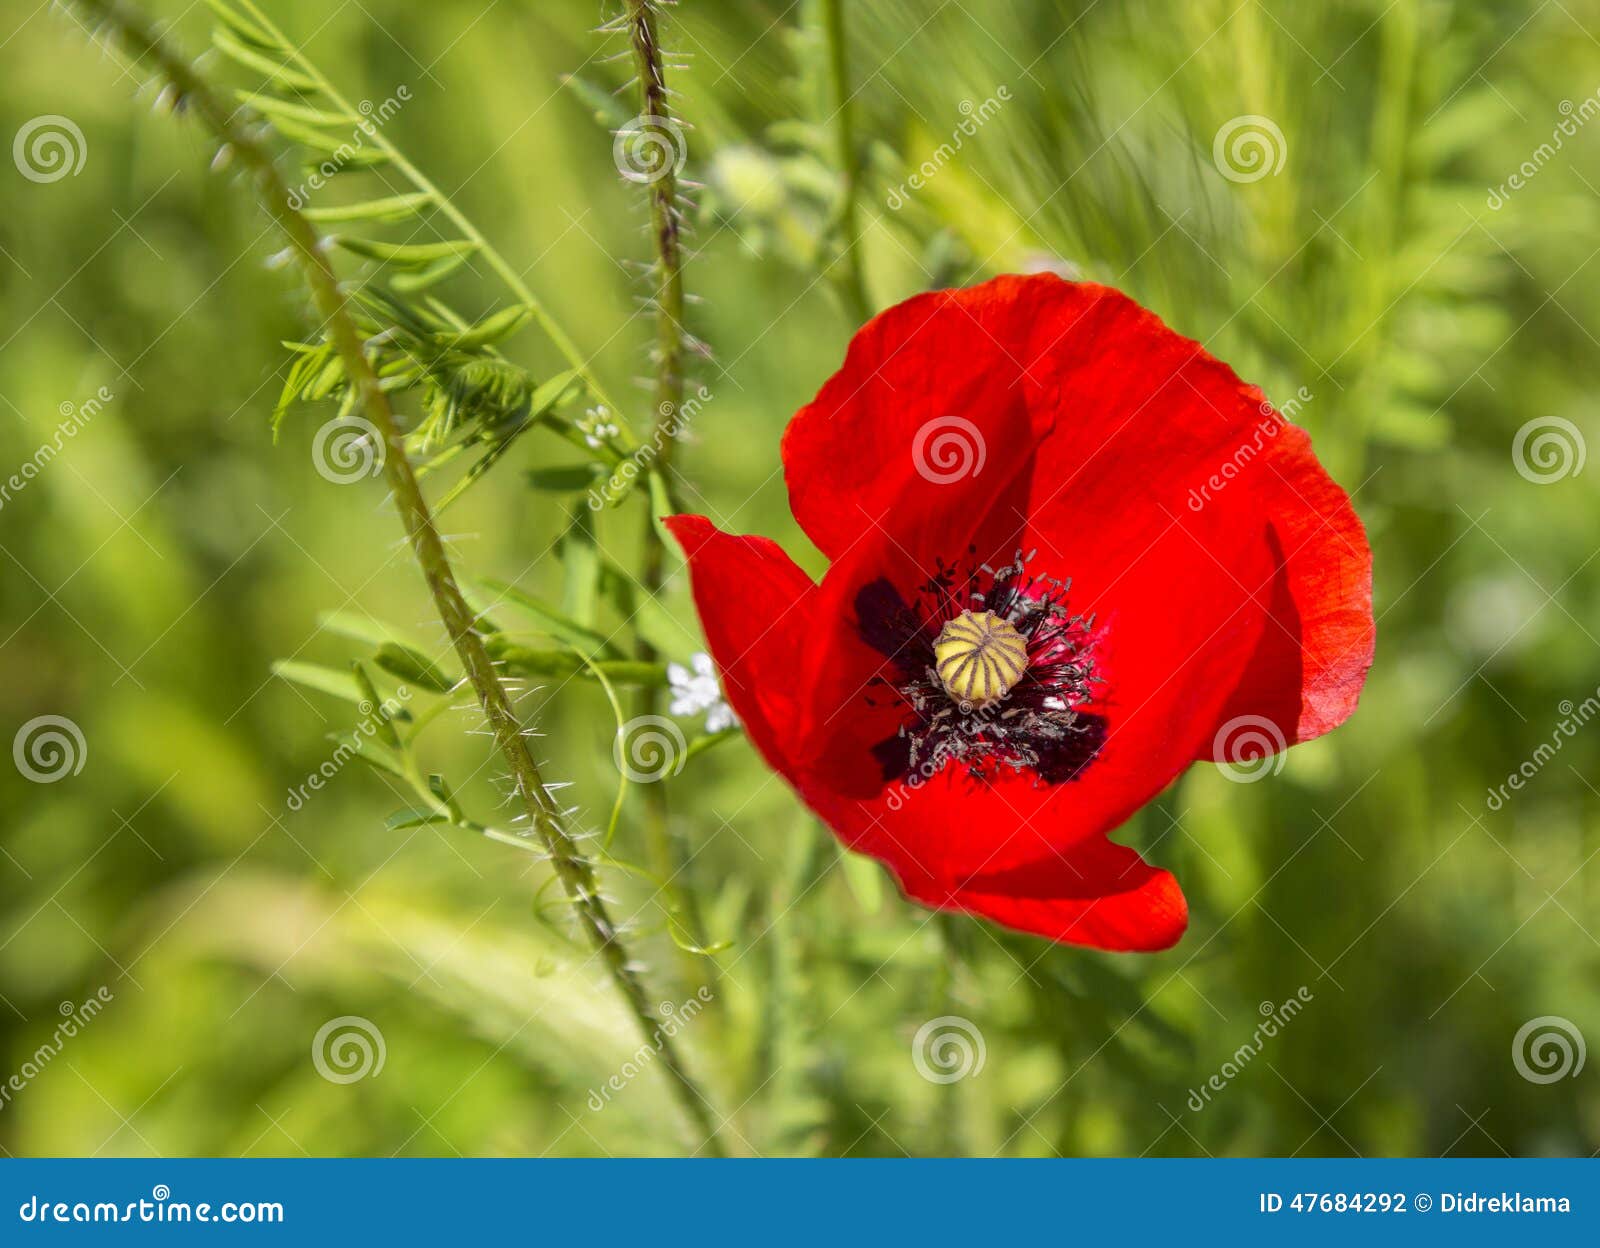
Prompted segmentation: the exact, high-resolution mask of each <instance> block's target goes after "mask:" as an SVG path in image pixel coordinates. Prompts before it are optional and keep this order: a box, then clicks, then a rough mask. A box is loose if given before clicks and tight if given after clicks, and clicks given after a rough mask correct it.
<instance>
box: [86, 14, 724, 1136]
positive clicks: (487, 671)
mask: <svg viewBox="0 0 1600 1248" xmlns="http://www.w3.org/2000/svg"><path fill="white" fill-rule="evenodd" d="M78 3H79V4H81V5H82V7H83V8H84V10H85V11H86V12H88V13H89V14H90V15H91V16H93V17H95V18H97V19H99V20H101V21H103V22H105V23H106V24H107V25H108V26H109V27H111V29H113V30H114V31H115V32H116V34H117V36H118V37H119V38H120V40H121V42H122V44H123V46H124V47H125V48H126V50H127V51H128V52H129V53H130V55H131V56H132V57H133V59H134V61H135V63H142V62H146V61H148V62H149V63H151V64H153V65H155V66H156V67H157V69H158V71H159V72H160V74H161V75H162V76H163V77H164V78H165V79H166V80H167V82H168V84H170V89H171V90H172V91H174V92H175V93H176V102H177V105H178V106H179V107H183V108H186V109H189V110H191V111H193V112H194V113H195V114H196V115H197V116H198V118H199V119H200V121H201V122H202V123H203V124H204V125H205V126H206V128H207V129H208V130H210V131H211V132H212V134H213V135H214V136H215V137H216V138H217V140H218V141H219V142H221V143H224V144H226V145H228V146H229V147H230V148H231V149H232V150H233V152H234V154H235V156H236V157H237V158H238V160H239V161H240V163H241V164H242V165H243V166H244V168H245V169H246V170H247V171H248V172H249V173H250V174H251V175H252V177H253V178H254V181H255V186H256V192H257V194H258V196H259V198H260V200H261V203H262V205H263V207H265V208H266V210H267V212H268V213H269V214H270V215H271V216H272V218H273V219H274V220H275V221H276V222H277V224H278V225H279V226H280V227H281V228H282V230H283V231H284V233H285V234H286V235H287V236H288V239H289V242H290V245H291V246H292V248H293V250H294V252H295V254H296V256H297V257H298V259H299V260H300V263H301V267H302V268H303V270H304V272H305V275H306V279H307V281H308V282H309V284H310V286H311V293H312V297H313V299H314V300H315V302H316V306H317V309H318V311H319V312H320V313H321V315H322V316H323V318H324V319H325V321H326V325H327V331H328V334H329V336H330V337H331V339H332V340H333V342H334V345H335V346H336V347H337V349H338V351H339V354H340V356H341V357H342V358H343V360H344V363H345V368H346V370H347V371H348V373H349V376H350V380H351V383H352V384H353V385H354V386H355V388H356V389H357V391H358V392H359V394H360V396H361V402H362V405H363V410H364V411H365V412H366V414H367V418H368V419H369V420H370V421H371V422H372V424H373V425H374V426H375V427H376V428H377V430H378V432H379V434H380V436H381V437H382V438H383V442H384V445H385V448H386V454H385V457H384V472H385V475H386V477H387V479H388V484H389V489H390V491H391V493H392V494H393V496H394V500H395V505H396V507H397V508H398V509H399V512H400V516H401V520H402V521H403V522H404V525H405V529H406V535H407V538H408V539H409V541H410V544H411V548H412V551H413V553H414V554H415V556H416V559H417V563H418V564H419V565H420V567H421V569H422V573H423V576H424V578H425V579H426V581H427V583H428V590H429V593H430V594H431V595H432V597H433V601H434V606H435V608H436V610H437V611H438V614H439V618H440V619H441V621H443V623H444V625H445V628H446V630H447V631H448V633H449V635H450V639H451V642H452V644H453V645H454V647H455V651H456V654H457V656H458V657H459V658H460V660H461V663H462V666H463V667H464V668H465V670H466V674H467V679H468V681H469V682H470V683H471V685H472V687H473V689H474V691H475V692H476V693H477V695H478V701H479V703H480V705H481V706H482V707H483V712H484V715H485V716H486V717H487V719H488V721H489V725H490V727H491V729H492V731H493V734H494V739H495V743H496V745H497V746H498V747H499V749H500V752H501V753H502V754H503V755H504V756H505V759H506V762H507V763H508V764H509V766H510V768H511V775H512V779H513V782H514V784H515V787H516V791H517V795H518V797H519V798H520V799H521V801H522V805H523V807H524V809H525V811H526V813H527V816H528V819H529V822H530V823H531V825H532V827H533V830H534V832H535V833H536V835H537V836H538V839H539V842H540V843H541V845H542V846H543V847H544V850H545V852H546V853H547V854H548V855H549V857H550V861H551V863H552V864H553V865H554V868H555V871H556V874H557V876H558V877H559V878H560V880H561V883H562V886H563V887H564V888H565V889H566V892H567V896H568V898H569V899H570V900H571V902H572V905H573V908H574V909H575V910H576V912H577V914H578V917H579V921H580V923H581V924H582V926H583V928H584V929H585V931H586V933H587V935H588V937H589V939H590V941H591V942H592V943H593V945H594V947H595V949H596V951H597V952H598V953H599V955H600V957H601V960H602V961H603V962H604V963H605V966H606V969H607V970H608V971H609V972H610V974H611V978H612V980H613V981H614V982H615V983H616V986H617V988H618V990H619V991H620V992H621V993H622V996H623V999H624V1000H625V1002H626V1003H627V1005H628V1008H629V1010H630V1011H631V1012H632V1014H633V1016H634V1018H635V1020H636V1021H637V1022H638V1025H639V1028H640V1030H641V1031H642V1032H643V1034H644V1038H645V1040H646V1042H647V1043H649V1044H651V1045H653V1046H654V1047H655V1049H656V1051H657V1052H658V1053H659V1054H660V1057H661V1064H662V1066H663V1067H664V1068H665V1069H666V1071H667V1073H668V1075H669V1077H670V1079H671V1082H672V1086H673V1089H674V1091H675V1093H676V1095H677V1099H678V1101H679V1104H680V1105H681V1106H682V1107H683V1109H684V1112H685V1113H686V1114H688V1116H689V1118H690V1119H691V1121H693V1122H694V1124H695V1126H696V1127H697V1128H698V1130H699V1132H700V1134H701V1136H702V1137H703V1138H704V1140H705V1143H706V1147H707V1149H708V1151H712V1152H720V1151H721V1149H720V1143H719V1141H718V1139H717V1134H716V1125H715V1122H714V1119H713V1117H712V1113H711V1109H710V1105H709V1103H708V1102H707V1100H706V1098H705V1096H704V1095H703V1094H702V1093H701V1091H700V1089H699V1087H698V1086H697V1084H696V1083H695V1082H694V1080H693V1079H692V1078H691V1077H690V1075H689V1073H688V1071H687V1068H686V1067H685V1065H684V1062H683V1059H682V1057H681V1055H680V1054H679V1052H678V1050H677V1046H676V1044H675V1043H674V1041H673V1039H672V1037H671V1035H670V1034H669V1033H667V1032H666V1031H665V1030H664V1029H663V1028H662V1026H661V1022H660V1019H659V1018H658V1016H657V1015H656V1012H655V1011H654V1010H653V1009H652V1008H651V1004H650V999H649V997H648V996H647V994H646V992H645V989H644V985H643V983H642V981H641V980H640V978H639V976H638V973H637V972H636V971H635V970H634V968H633V964H632V962H631V960H630V958H629V955H628V951H627V949H626V948H625V946H624V945H623V944H622V942H621V940H620V938H619V936H618V933H617V929H616V926H615V924H614V923H613V922H612V919H611V916H610V914H609V913H608V911H607V908H606V905H605V902H604V901H603V900H602V898H601V897H600V893H599V889H598V885H597V882H596V879H595V874H594V867H593V865H592V864H591V863H590V862H589V860H588V859H587V858H585V857H584V855H583V854H582V853H581V852H580V851H579V849H578V847H577V845H576V844H575V843H574V842H573V840H572V837H571V836H570V835H569V833H568V832H567V830H566V827H565V826H564V823H563V820H562V815H561V811H560V807H559V806H558V804H557V803H556V802H555V800H554V799H553V798H551V796H550V795H549V793H548V792H547V791H546V789H545V786H544V782H543V779H542V777H541V775H540V771H539V766H538V764H537V763H536V762H535V761H534V758H533V755H532V754H531V753H530V752H529V750H528V743H527V739H526V738H525V737H524V736H523V731H522V724H521V722H520V721H519V720H518V718H517V714H516V711H515V709H514V708H513V707H512V704H511V698H510V695H509V694H508V693H507V692H506V689H505V686H504V685H503V684H501V682H500V678H499V675H498V674H497V673H496V671H495V668H494V664H493V662H492V660H491V659H490V658H489V655H488V652H487V651H486V650H485V649H484V646H483V640H482V638H481V637H480V636H479V634H478V632H477V631H476V620H475V617H474V615H473V613H472V611H471V609H470V608H469V607H468V606H467V603H466V600H465V599H464V598H463V597H462V595H461V590H460V588H459V587H458V585H457V583H456V578H455V573H454V572H453V570H452V569H451V566H450V561H449V558H448V556H447V555H446V553H445V549H444V544H443V543H442V542H441V541H440V540H439V534H438V532H437V530H436V529H435V528H434V525H433V518H432V516H431V514H430V512H429V510H428V504H427V500H426V499H425V498H424V497H423V494H422V490H421V487H420V486H419V485H418V484H417V477H416V473H415V471H414V470H413V468H412V465H411V461H410V459H409V458H408V457H407V455H406V450H405V441H404V437H403V435H402V433H401V431H400V428H399V425H398V424H397V423H396V421H395V417H394V412H393V410H392V409H391V408H390V406H389V399H388V396H387V395H386V394H385V393H384V391H383V389H382V387H381V386H380V385H379V382H378V378H377V376H376V374H375V373H374V372H373V370H372V366H371V364H370V363H369V361H368V360H367V357H366V354H365V353H364V351H363V350H362V344H361V337H360V334H359V332H358V331H357V329H356V326H355V322H354V321H353V320H352V319H351V316H350V313H349V310H348V308H347V306H346V302H345V297H344V294H343V293H342V292H341V291H340V289H339V283H338V279H337V277H336V276H335V274H334V271H333V268H332V266H331V265H330V264H329V262H328V258H327V256H326V254H325V253H324V251H323V247H322V242H321V239H320V237H319V236H318V233H317V231H316V228H315V227H314V226H313V225H312V224H311V223H310V222H309V221H307V220H306V218H305V217H304V216H302V215H301V214H300V213H299V212H297V211H296V210H295V209H294V207H293V206H292V203H291V200H290V195H289V189H288V187H287V186H286V185H285V184H284V181H283V179H282V177H281V176H280V175H279V174H278V171H277V168H276V167H275V166H274V165H273V163H272V158H271V156H270V155H269V154H268V152H267V151H266V150H265V149H264V148H263V147H262V146H261V145H260V144H259V143H257V142H256V141H255V140H254V139H253V138H251V137H250V136H249V135H248V134H247V133H246V131H245V129H244V127H243V126H242V125H241V124H240V123H239V122H238V120H237V119H236V115H235V112H234V110H232V109H231V108H229V107H227V106H226V105H225V104H224V103H223V101H222V99H221V98H220V97H219V96H218V95H217V94H216V92H214V91H213V90H212V89H211V87H210V86H209V85H208V84H207V83H206V82H205V81H203V80H202V79H201V78H200V77H199V75H198V74H196V73H195V71H194V70H193V69H191V68H190V67H189V65H188V64H187V63H186V62H185V61H183V60H182V59H181V58H180V57H179V56H178V55H177V54H176V53H175V52H174V51H173V50H172V49H171V48H170V47H169V46H168V44H167V43H166V41H165V40H163V39H162V38H161V37H160V36H158V35H157V34H156V32H155V31H154V29H153V28H152V27H151V26H150V25H149V23H148V21H146V19H144V18H143V17H142V16H140V15H138V14H135V13H133V12H131V11H130V10H129V9H128V8H127V7H126V6H125V5H124V4H123V3H121V0H78ZM249 7H250V8H251V9H252V11H254V10H255V6H253V5H251V6H249Z"/></svg>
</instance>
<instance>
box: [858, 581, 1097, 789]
mask: <svg viewBox="0 0 1600 1248" xmlns="http://www.w3.org/2000/svg"><path fill="white" fill-rule="evenodd" d="M1035 553H1036V552H1035ZM975 555H976V551H971V552H969V557H972V556H975ZM1032 559H1033V555H1032V554H1029V555H1027V556H1024V555H1023V553H1022V552H1021V551H1018V552H1017V555H1016V559H1015V560H1014V561H1013V562H1012V563H1010V564H1007V565H1006V566H1004V567H1001V568H992V567H990V566H989V565H988V564H979V563H977V562H976V559H975V557H973V558H971V561H970V562H969V563H968V564H967V566H966V567H965V568H963V569H958V568H956V567H952V566H946V565H945V564H944V562H943V561H942V560H941V561H940V562H939V564H938V567H937V570H936V571H935V573H934V574H933V575H932V576H930V577H929V578H928V580H927V581H926V582H925V583H924V584H923V585H921V586H920V587H919V588H918V590H917V592H916V594H915V595H914V597H913V599H912V601H910V602H907V601H906V599H905V597H904V596H903V595H902V594H901V593H900V591H899V590H898V589H896V588H895V587H894V586H893V585H892V584H890V582H889V581H888V580H886V579H881V578H880V579H879V580H876V581H874V582H872V583H871V584H869V585H867V586H866V587H865V588H863V589H862V590H861V591H860V593H858V594H857V595H856V619H857V624H858V627H859V629H860V633H861V637H862V639H863V640H864V641H866V643H867V644H868V645H870V646H872V647H873V648H874V649H875V650H877V651H878V652H879V653H881V654H883V655H884V656H885V658H886V659H888V663H887V664H886V665H885V668H884V670H883V671H882V672H881V673H880V674H879V675H878V676H877V677H875V678H874V680H873V681H872V686H873V688H872V691H871V692H869V694H868V695H867V700H868V702H869V703H870V704H872V705H873V706H883V705H889V704H892V705H894V706H895V707H896V708H897V709H899V710H900V712H901V714H902V722H901V724H900V727H899V729H898V730H897V731H896V732H895V733H894V734H893V735H892V736H890V737H888V738H886V739H885V740H883V741H882V742H880V743H879V744H878V745H877V746H875V747H874V749H873V753H874V755H875V756H876V757H877V759H878V761H879V763H880V764H881V765H882V766H883V771H884V777H885V779H888V780H899V779H905V778H908V777H909V778H910V779H911V781H912V782H913V783H916V782H918V781H920V780H926V779H929V778H931V777H932V776H933V775H935V774H936V773H937V772H938V771H940V770H941V769H942V768H943V767H945V766H946V765H947V764H950V763H954V764H956V765H958V766H961V767H965V768H966V770H967V772H968V774H969V775H970V776H971V777H972V778H974V779H975V780H985V779H989V778H991V777H993V776H995V775H997V774H1000V771H1001V769H1002V768H1011V769H1013V770H1016V771H1029V772H1031V773H1033V774H1034V775H1035V776H1036V777H1037V778H1038V779H1039V780H1041V781H1043V782H1044V783H1046V784H1059V783H1061V782H1063V781H1066V780H1071V779H1073V778H1074V777H1076V776H1077V775H1078V774H1079V773H1080V772H1082V770H1083V769H1084V768H1085V767H1086V766H1088V764H1089V763H1090V762H1092V761H1093V759H1094V757H1095V755H1096V754H1098V753H1099V750H1100V747H1101V745H1102V744H1103V742H1104V740H1105V731H1106V725H1105V720H1104V719H1103V718H1101V717H1100V716H1098V715H1095V714H1092V713H1089V712H1087V711H1085V710H1083V709H1082V708H1083V706H1084V704H1085V703H1087V702H1088V701H1089V700H1090V697H1091V694H1092V692H1093V686H1094V685H1095V684H1097V683H1098V682H1099V680H1100V677H1099V676H1097V675H1096V673H1095V660H1094V655H1093V648H1094V621H1093V619H1088V618H1085V617H1083V616H1080V615H1075V614H1073V613H1072V611H1071V610H1070V609H1069V607H1068V605H1067V591H1068V588H1069V585H1068V582H1066V581H1062V580H1057V579H1056V578H1054V577H1049V576H1031V575H1029V574H1028V573H1027V571H1026V567H1027V565H1028V564H1029V563H1030V562H1031V561H1032ZM891 699H892V703H891Z"/></svg>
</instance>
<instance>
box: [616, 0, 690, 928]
mask: <svg viewBox="0 0 1600 1248" xmlns="http://www.w3.org/2000/svg"><path fill="white" fill-rule="evenodd" d="M627 26H628V40H629V43H630V45H631V47H632V50H633V67H634V76H635V78H636V79H637V80H638V83H639V112H640V116H641V117H643V118H648V119H649V120H648V121H644V122H641V124H642V125H644V126H646V127H647V128H648V129H649V130H650V131H652V132H654V133H655V134H656V135H657V136H658V137H659V138H660V140H661V142H660V143H659V145H657V146H656V147H655V148H654V150H655V151H656V153H657V154H658V156H659V158H660V161H661V163H660V164H659V165H658V166H657V167H655V168H652V169H651V170H649V182H648V184H647V191H648V194H649V198H650V237H651V240H652V242H653V244H654V247H655V268H654V281H655V290H654V292H653V299H654V305H655V318H656V325H655V329H656V343H655V352H654V362H655V386H654V398H655V412H656V419H655V429H654V431H653V435H654V436H653V437H652V439H651V441H652V445H653V448H654V455H655V458H654V460H653V462H652V463H651V465H650V467H651V471H652V472H654V473H655V474H656V475H657V476H659V477H660V479H661V481H662V483H663V485H665V486H666V487H667V490H668V497H669V498H670V497H671V493H670V491H671V480H672V451H673V447H674V445H675V444H676V441H677V439H676V437H675V436H674V435H675V433H676V425H677V418H678V409H679V407H680V406H681V405H682V403H683V356H684V342H685V339H686V337H687V330H686V329H685V327H684V323H683V316H684V291H683V235H682V224H683V216H682V212H681V210H680V208H679V205H678V170H677V167H676V160H675V156H676V153H677V151H678V147H677V141H678V139H677V136H678V135H679V133H680V131H679V129H678V127H677V124H676V123H675V122H674V121H673V119H672V105H671V103H670V102H669V100H668V98H667V80H666V68H665V65H664V58H663V57H662V54H661V38H660V29H659V23H658V20H657V13H656V4H655V0H628V9H627ZM654 511H655V508H654V506H653V505H652V506H651V507H650V508H649V510H647V511H646V512H645V517H644V564H643V567H642V569H641V571H640V577H639V580H640V584H641V585H642V587H643V589H644V592H645V593H647V594H650V595H651V596H654V595H656V594H657V593H659V592H660V590H661V586H662V583H663V582H664V581H665V580H666V571H667V548H666V542H665V540H664V539H663V537H662V534H661V530H660V528H659V527H658V525H657V517H656V516H655V514H654ZM635 653H636V655H637V656H638V658H639V660H640V661H641V662H644V663H654V662H656V661H657V660H658V659H659V658H660V657H661V656H660V655H659V654H657V653H656V649H655V647H654V646H652V645H651V644H650V643H649V642H648V641H646V640H645V639H644V638H642V637H641V638H640V639H639V642H638V645H637V648H636V650H635ZM636 705H637V706H638V707H639V713H640V714H641V715H659V714H660V712H661V694H660V690H658V689H647V690H644V691H643V692H642V693H641V694H640V695H639V696H638V699H637V701H636ZM644 810H645V835H646V838H647V840H648V842H649V851H650V858H651V869H652V870H653V871H654V872H655V873H656V875H658V876H659V877H660V878H661V879H663V880H667V881H677V880H678V879H679V878H681V873H682V871H683V870H684V868H685V865H686V864H685V863H684V862H683V861H682V855H681V854H679V852H678V850H677V847H676V846H675V845H674V843H673V839H672V831H671V825H670V822H669V814H670V812H669V810H668V804H667V789H666V785H664V784H652V785H647V786H645V789H644ZM670 895H671V899H672V901H673V902H674V903H675V904H676V905H677V906H678V907H679V908H680V909H682V910H683V911H684V912H685V916H686V918H688V920H689V927H690V930H691V932H692V933H693V934H694V936H695V938H696V939H697V940H698V939H702V938H703V935H704V933H703V932H701V930H700V922H699V918H698V916H697V915H696V914H695V913H694V900H693V898H694V890H693V889H688V888H682V887H680V886H678V885H677V884H676V883H673V884H672V885H671V886H670Z"/></svg>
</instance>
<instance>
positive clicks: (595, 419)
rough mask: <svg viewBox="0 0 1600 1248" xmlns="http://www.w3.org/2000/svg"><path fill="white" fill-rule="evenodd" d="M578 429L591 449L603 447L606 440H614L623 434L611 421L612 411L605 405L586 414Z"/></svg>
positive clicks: (591, 409) (593, 408) (592, 408)
mask: <svg viewBox="0 0 1600 1248" xmlns="http://www.w3.org/2000/svg"><path fill="white" fill-rule="evenodd" d="M578 428H579V429H580V430H581V431H582V433H583V440H584V442H585V443H587V444H588V445H589V446H591V447H599V446H602V445H604V444H605V441H606V439H608V438H614V437H616V436H617V434H618V433H620V432H621V430H619V429H618V428H617V425H616V422H615V421H613V420H612V419H611V409H610V408H608V407H606V406H605V404H603V403H602V404H601V405H600V406H599V407H591V408H590V409H589V410H588V411H587V412H585V413H584V414H583V419H582V420H580V421H579V422H578Z"/></svg>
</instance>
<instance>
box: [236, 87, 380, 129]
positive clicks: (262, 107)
mask: <svg viewBox="0 0 1600 1248" xmlns="http://www.w3.org/2000/svg"><path fill="white" fill-rule="evenodd" d="M234 94H235V95H236V96H238V97H239V99H240V100H241V101H242V102H243V103H245V104H248V105H249V106H250V107H251V108H253V109H255V110H256V112H258V113H261V114H262V115H263V116H265V117H266V118H268V119H269V120H271V121H277V120H278V119H280V118H284V119H287V120H289V121H298V122H301V123H302V124H304V125H308V126H353V125H354V124H355V120H356V119H355V118H354V117H351V116H348V115H347V114H343V113H330V112H329V111H328V110H327V109H323V108H312V107H311V106H310V105H309V104H297V103H295V102H294V101H293V100H285V99H281V98H280V97H278V96H276V95H267V94H265V93H264V92H261V91H235V92H234Z"/></svg>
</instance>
